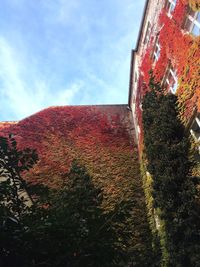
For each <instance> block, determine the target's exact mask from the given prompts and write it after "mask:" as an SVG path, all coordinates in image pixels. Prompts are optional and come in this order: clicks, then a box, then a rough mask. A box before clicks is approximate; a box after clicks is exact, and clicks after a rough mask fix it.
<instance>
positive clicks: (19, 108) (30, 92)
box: [0, 37, 83, 119]
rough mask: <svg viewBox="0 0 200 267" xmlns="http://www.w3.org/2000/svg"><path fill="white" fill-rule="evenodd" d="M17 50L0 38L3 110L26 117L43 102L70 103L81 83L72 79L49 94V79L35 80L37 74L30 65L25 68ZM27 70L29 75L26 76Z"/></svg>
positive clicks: (41, 106) (43, 104)
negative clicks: (69, 83)
mask: <svg viewBox="0 0 200 267" xmlns="http://www.w3.org/2000/svg"><path fill="white" fill-rule="evenodd" d="M18 53H19V52H18ZM18 53H17V52H16V51H15V50H14V49H13V48H12V47H11V45H10V44H9V43H8V42H7V41H6V40H5V39H4V38H3V37H0V59H1V60H0V92H1V98H0V105H1V107H3V110H4V112H8V113H11V111H12V113H13V114H14V117H15V118H16V119H21V118H23V117H25V116H28V115H30V114H32V113H34V112H36V111H38V110H40V109H42V108H44V107H45V106H47V105H55V104H57V105H67V104H70V102H71V100H72V98H73V97H74V96H75V94H76V93H77V92H78V91H79V90H80V89H81V87H82V86H83V84H82V83H81V82H75V83H74V84H71V85H69V86H67V88H64V89H63V88H58V90H57V91H53V93H51V90H50V84H49V82H48V81H46V80H45V79H44V80H38V79H37V77H39V75H37V73H31V71H32V70H31V67H30V70H28V71H27V69H28V64H27V63H25V62H21V61H20V55H19V54H18ZM24 67H25V68H26V72H25V68H24ZM27 73H28V76H29V77H26V75H27ZM31 80H32V81H33V82H32V83H31Z"/></svg>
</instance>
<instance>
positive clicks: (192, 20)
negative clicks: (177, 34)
mask: <svg viewBox="0 0 200 267" xmlns="http://www.w3.org/2000/svg"><path fill="white" fill-rule="evenodd" d="M190 11H191V8H189V11H188V14H187V18H186V21H185V27H186V23H187V20H190V23H191V25H190V28H189V29H186V30H187V31H188V32H189V33H191V34H193V35H195V34H194V33H193V28H194V26H197V27H198V28H199V34H198V35H195V36H199V35H200V22H199V21H197V17H198V15H199V14H200V12H199V11H196V12H195V13H194V16H192V15H191V14H189V12H190Z"/></svg>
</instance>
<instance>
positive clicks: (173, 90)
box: [164, 66, 178, 94]
mask: <svg viewBox="0 0 200 267" xmlns="http://www.w3.org/2000/svg"><path fill="white" fill-rule="evenodd" d="M169 74H171V76H172V77H173V80H174V83H173V84H171V81H170V80H169ZM164 83H166V84H167V87H168V88H169V90H170V91H171V93H172V94H175V93H176V90H177V88H178V77H177V74H176V70H174V69H173V68H172V66H170V67H168V68H167V71H166V76H165V78H164Z"/></svg>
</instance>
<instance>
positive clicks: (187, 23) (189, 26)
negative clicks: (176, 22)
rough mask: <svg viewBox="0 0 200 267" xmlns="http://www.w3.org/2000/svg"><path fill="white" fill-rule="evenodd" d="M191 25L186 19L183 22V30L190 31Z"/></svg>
mask: <svg viewBox="0 0 200 267" xmlns="http://www.w3.org/2000/svg"><path fill="white" fill-rule="evenodd" d="M191 24H192V22H191V20H189V19H188V18H187V19H186V22H185V27H184V28H185V29H186V31H188V32H189V31H190V29H191Z"/></svg>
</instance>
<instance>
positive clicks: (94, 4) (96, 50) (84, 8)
mask: <svg viewBox="0 0 200 267" xmlns="http://www.w3.org/2000/svg"><path fill="white" fill-rule="evenodd" d="M144 2H145V1H144V0H140V1H138V0H123V1H122V0H37V1H36V0H1V9H0V93H1V97H0V120H1V121H9V120H20V119H22V118H24V117H27V116H29V115H31V114H32V113H35V112H37V111H39V110H41V109H43V108H46V107H48V106H56V105H83V104H84V105H85V104H88V105H90V104H123V103H127V98H128V85H129V68H130V55H131V49H132V48H134V47H135V44H136V40H137V36H138V31H139V26H140V22H141V17H142V12H143V8H144Z"/></svg>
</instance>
